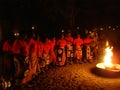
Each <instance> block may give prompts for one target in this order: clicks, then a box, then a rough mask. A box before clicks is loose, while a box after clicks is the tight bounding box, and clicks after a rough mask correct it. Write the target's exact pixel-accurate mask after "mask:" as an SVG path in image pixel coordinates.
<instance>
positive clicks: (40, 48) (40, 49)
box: [37, 41, 43, 58]
mask: <svg viewBox="0 0 120 90" xmlns="http://www.w3.org/2000/svg"><path fill="white" fill-rule="evenodd" d="M42 53H43V43H42V42H41V41H39V42H37V57H39V58H42Z"/></svg>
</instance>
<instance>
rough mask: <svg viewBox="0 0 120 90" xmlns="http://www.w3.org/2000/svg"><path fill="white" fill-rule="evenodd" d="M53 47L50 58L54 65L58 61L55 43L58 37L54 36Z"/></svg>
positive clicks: (51, 43)
mask: <svg viewBox="0 0 120 90" xmlns="http://www.w3.org/2000/svg"><path fill="white" fill-rule="evenodd" d="M50 45H51V49H50V58H51V59H50V60H51V63H52V64H53V65H55V63H56V54H55V45H56V38H55V37H52V40H51V41H50Z"/></svg>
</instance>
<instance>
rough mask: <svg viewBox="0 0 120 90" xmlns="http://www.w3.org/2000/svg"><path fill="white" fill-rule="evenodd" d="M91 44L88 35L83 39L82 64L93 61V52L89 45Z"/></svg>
mask: <svg viewBox="0 0 120 90" xmlns="http://www.w3.org/2000/svg"><path fill="white" fill-rule="evenodd" d="M92 42H93V39H92V38H91V37H90V35H87V37H86V38H85V39H84V41H83V43H84V48H83V51H84V52H83V54H84V62H86V61H88V62H90V63H91V62H92V61H93V52H92V50H91V44H92Z"/></svg>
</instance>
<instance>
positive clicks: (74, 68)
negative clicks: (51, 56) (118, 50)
mask: <svg viewBox="0 0 120 90" xmlns="http://www.w3.org/2000/svg"><path fill="white" fill-rule="evenodd" d="M98 62H99V61H94V62H93V63H83V64H72V65H66V66H62V67H51V68H50V69H49V70H47V71H46V72H44V73H40V75H38V76H37V77H36V78H34V79H33V80H32V81H31V82H30V83H29V84H27V85H24V86H23V85H22V86H16V87H14V88H12V90H120V73H113V72H107V71H102V70H99V69H97V68H95V67H96V64H97V63H98Z"/></svg>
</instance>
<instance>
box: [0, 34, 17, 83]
mask: <svg viewBox="0 0 120 90" xmlns="http://www.w3.org/2000/svg"><path fill="white" fill-rule="evenodd" d="M11 36H12V37H11ZM11 36H10V38H9V39H7V40H6V41H5V42H4V43H3V46H2V51H3V55H4V56H3V72H2V74H3V78H5V79H6V80H8V81H9V80H10V81H12V83H13V84H15V77H14V74H15V66H14V60H13V57H14V49H13V43H14V41H15V37H14V36H13V35H11Z"/></svg>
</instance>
